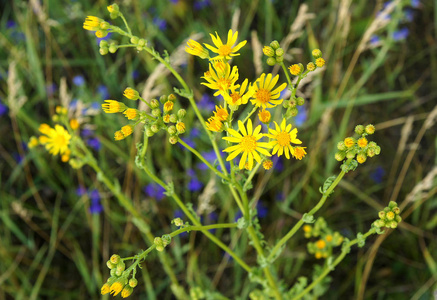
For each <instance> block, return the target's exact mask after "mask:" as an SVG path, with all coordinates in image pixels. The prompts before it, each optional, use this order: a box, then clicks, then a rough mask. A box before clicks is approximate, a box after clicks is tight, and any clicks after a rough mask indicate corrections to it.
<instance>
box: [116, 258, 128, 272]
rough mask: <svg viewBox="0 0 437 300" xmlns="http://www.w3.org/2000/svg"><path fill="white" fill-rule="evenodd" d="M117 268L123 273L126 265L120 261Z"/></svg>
mask: <svg viewBox="0 0 437 300" xmlns="http://www.w3.org/2000/svg"><path fill="white" fill-rule="evenodd" d="M116 268H117V271H121V272H123V271H124V270H125V269H126V265H125V263H124V262H123V261H119V262H118V264H117V267H116Z"/></svg>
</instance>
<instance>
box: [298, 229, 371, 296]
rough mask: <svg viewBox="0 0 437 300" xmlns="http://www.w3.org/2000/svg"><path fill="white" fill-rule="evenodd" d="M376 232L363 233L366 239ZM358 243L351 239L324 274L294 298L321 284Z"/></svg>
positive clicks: (326, 267)
mask: <svg viewBox="0 0 437 300" xmlns="http://www.w3.org/2000/svg"><path fill="white" fill-rule="evenodd" d="M375 232H376V230H375V229H373V228H372V229H370V230H369V231H368V232H367V233H366V234H364V235H363V238H364V239H366V238H367V237H368V236H369V235H371V234H374V233H375ZM356 243H358V239H354V240H352V241H350V242H349V243H348V244H347V246H346V247H344V248H343V249H345V250H342V251H341V254H340V255H339V256H338V257H337V258H336V259H335V260H334V262H333V263H332V264H331V265H329V266H325V268H324V270H323V272H322V274H320V275H319V277H317V278H316V279H315V280H314V281H313V282H312V283H311V284H310V285H309V286H307V287H306V289H304V290H303V291H302V292H301V293H299V294H298V295H297V296H295V297H294V298H293V300H297V299H300V298H302V297H303V296H305V295H306V294H308V293H309V292H310V291H311V290H312V289H313V288H314V287H315V286H316V285H317V284H319V282H320V281H322V280H323V278H325V277H326V276H327V275H328V274H329V272H331V271H332V270H334V268H335V267H336V266H337V265H338V264H339V263H340V262H341V261H342V260H343V258H344V257H345V256H346V255H347V254H348V252H349V251H348V249H349V248H350V247H351V246H353V245H355V244H356Z"/></svg>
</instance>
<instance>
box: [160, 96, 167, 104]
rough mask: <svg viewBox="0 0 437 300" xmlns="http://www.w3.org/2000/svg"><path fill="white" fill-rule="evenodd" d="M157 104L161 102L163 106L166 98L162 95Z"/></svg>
mask: <svg viewBox="0 0 437 300" xmlns="http://www.w3.org/2000/svg"><path fill="white" fill-rule="evenodd" d="M159 102H161V103H162V104H164V103H165V102H167V96H165V95H162V96H161V97H159Z"/></svg>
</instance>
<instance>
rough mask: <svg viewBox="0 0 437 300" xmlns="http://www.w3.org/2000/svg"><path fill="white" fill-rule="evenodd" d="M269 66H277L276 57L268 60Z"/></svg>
mask: <svg viewBox="0 0 437 300" xmlns="http://www.w3.org/2000/svg"><path fill="white" fill-rule="evenodd" d="M267 64H268V65H269V66H274V65H275V64H276V59H275V58H274V57H269V58H267Z"/></svg>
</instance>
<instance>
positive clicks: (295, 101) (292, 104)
mask: <svg viewBox="0 0 437 300" xmlns="http://www.w3.org/2000/svg"><path fill="white" fill-rule="evenodd" d="M289 104H290V107H296V105H297V100H296V99H291V100H290V101H289Z"/></svg>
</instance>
